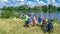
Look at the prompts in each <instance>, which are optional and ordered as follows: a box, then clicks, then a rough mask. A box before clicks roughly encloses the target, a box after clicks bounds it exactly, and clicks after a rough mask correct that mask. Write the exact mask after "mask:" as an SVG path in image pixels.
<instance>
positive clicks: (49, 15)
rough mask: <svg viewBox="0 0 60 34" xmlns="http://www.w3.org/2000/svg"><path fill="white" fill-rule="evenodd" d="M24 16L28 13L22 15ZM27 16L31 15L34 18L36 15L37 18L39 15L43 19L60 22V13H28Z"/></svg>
mask: <svg viewBox="0 0 60 34" xmlns="http://www.w3.org/2000/svg"><path fill="white" fill-rule="evenodd" d="M23 14H26V13H22V15H23ZM27 14H31V15H32V16H33V15H36V16H37V17H38V16H39V15H42V18H43V19H45V18H48V19H58V20H60V13H44V12H27Z"/></svg>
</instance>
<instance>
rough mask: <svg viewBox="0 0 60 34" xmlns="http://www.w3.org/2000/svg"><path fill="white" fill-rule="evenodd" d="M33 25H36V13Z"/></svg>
mask: <svg viewBox="0 0 60 34" xmlns="http://www.w3.org/2000/svg"><path fill="white" fill-rule="evenodd" d="M33 25H34V26H35V25H36V16H35V15H34V17H33Z"/></svg>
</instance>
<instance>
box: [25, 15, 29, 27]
mask: <svg viewBox="0 0 60 34" xmlns="http://www.w3.org/2000/svg"><path fill="white" fill-rule="evenodd" d="M28 18H29V16H28V15H25V25H26V26H28Z"/></svg>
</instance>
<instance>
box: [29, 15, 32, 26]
mask: <svg viewBox="0 0 60 34" xmlns="http://www.w3.org/2000/svg"><path fill="white" fill-rule="evenodd" d="M31 21H32V19H31V15H29V18H28V27H31Z"/></svg>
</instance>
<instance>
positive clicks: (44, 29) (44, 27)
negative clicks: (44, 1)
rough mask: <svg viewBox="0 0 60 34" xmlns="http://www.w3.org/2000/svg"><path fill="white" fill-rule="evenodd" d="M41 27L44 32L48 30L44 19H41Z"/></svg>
mask: <svg viewBox="0 0 60 34" xmlns="http://www.w3.org/2000/svg"><path fill="white" fill-rule="evenodd" d="M42 29H43V31H44V33H45V32H47V30H48V27H47V23H46V20H43V23H42Z"/></svg>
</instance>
